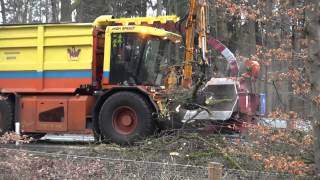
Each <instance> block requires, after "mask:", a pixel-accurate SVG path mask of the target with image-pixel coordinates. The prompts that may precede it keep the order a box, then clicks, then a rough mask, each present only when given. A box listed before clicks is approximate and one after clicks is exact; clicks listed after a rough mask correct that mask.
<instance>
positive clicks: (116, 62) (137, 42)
mask: <svg viewBox="0 0 320 180" xmlns="http://www.w3.org/2000/svg"><path fill="white" fill-rule="evenodd" d="M111 45H112V50H111V70H110V82H111V84H124V85H150V86H151V85H152V86H161V85H164V78H165V75H166V73H167V72H166V70H167V68H168V66H170V65H172V64H173V63H174V62H173V60H172V59H171V58H170V53H169V52H170V49H171V48H173V47H174V46H175V44H174V43H172V42H170V41H168V40H164V39H161V38H159V37H154V36H146V35H142V34H139V33H114V34H112V43H111Z"/></svg>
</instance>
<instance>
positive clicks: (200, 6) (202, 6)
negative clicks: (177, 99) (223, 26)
mask: <svg viewBox="0 0 320 180" xmlns="http://www.w3.org/2000/svg"><path fill="white" fill-rule="evenodd" d="M198 1H199V0H198ZM206 8H207V4H206V0H200V1H199V2H197V0H190V10H189V14H188V18H187V22H186V27H185V28H186V29H185V30H186V42H185V45H186V52H185V62H184V71H183V80H182V86H183V87H184V88H186V89H190V88H191V86H192V62H193V57H194V49H195V35H196V34H197V33H198V35H199V36H198V38H199V39H198V42H199V48H200V49H201V50H202V59H203V60H204V62H205V63H208V58H207V20H206V16H207V9H206ZM197 30H199V32H197Z"/></svg>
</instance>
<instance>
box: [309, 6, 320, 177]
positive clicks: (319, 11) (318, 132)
mask: <svg viewBox="0 0 320 180" xmlns="http://www.w3.org/2000/svg"><path fill="white" fill-rule="evenodd" d="M309 3H310V4H309V5H310V6H309V7H308V10H307V20H308V21H309V22H308V23H307V34H308V42H309V61H308V64H307V67H308V70H309V78H310V83H311V98H310V101H312V100H313V98H314V97H317V96H319V94H320V78H319V77H320V2H319V1H318V0H309ZM319 107H320V106H319V104H317V103H316V102H315V101H312V103H311V120H312V124H313V134H314V158H315V168H316V173H317V174H318V175H320V108H319Z"/></svg>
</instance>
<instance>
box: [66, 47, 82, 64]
mask: <svg viewBox="0 0 320 180" xmlns="http://www.w3.org/2000/svg"><path fill="white" fill-rule="evenodd" d="M80 52H81V49H79V48H76V47H74V46H73V47H71V48H69V49H68V54H69V58H70V61H79V56H80Z"/></svg>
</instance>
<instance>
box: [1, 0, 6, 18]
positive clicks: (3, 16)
mask: <svg viewBox="0 0 320 180" xmlns="http://www.w3.org/2000/svg"><path fill="white" fill-rule="evenodd" d="M0 7H1V16H2V24H6V23H7V21H6V7H5V4H4V0H0Z"/></svg>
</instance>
